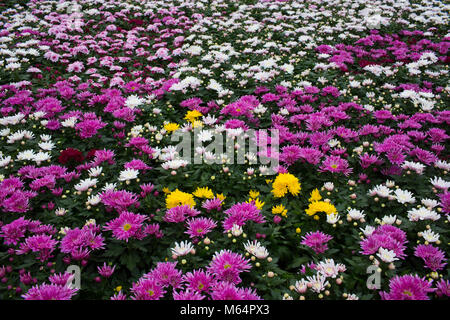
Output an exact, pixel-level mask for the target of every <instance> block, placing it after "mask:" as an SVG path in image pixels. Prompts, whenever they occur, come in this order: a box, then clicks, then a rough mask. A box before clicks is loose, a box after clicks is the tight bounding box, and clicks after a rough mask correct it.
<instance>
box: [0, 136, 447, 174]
mask: <svg viewBox="0 0 450 320" xmlns="http://www.w3.org/2000/svg"><path fill="white" fill-rule="evenodd" d="M0 135H1V134H0ZM434 165H435V167H436V168H439V169H442V170H446V171H450V163H448V162H447V161H444V160H438V161H436V162H435V163H434Z"/></svg>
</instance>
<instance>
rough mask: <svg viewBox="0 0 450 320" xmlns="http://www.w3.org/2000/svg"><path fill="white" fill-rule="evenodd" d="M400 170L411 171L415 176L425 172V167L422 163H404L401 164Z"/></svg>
mask: <svg viewBox="0 0 450 320" xmlns="http://www.w3.org/2000/svg"><path fill="white" fill-rule="evenodd" d="M402 168H403V169H405V170H413V171H415V172H416V173H417V174H422V173H423V171H424V170H425V165H423V164H422V163H419V162H413V161H405V162H404V163H403V164H402Z"/></svg>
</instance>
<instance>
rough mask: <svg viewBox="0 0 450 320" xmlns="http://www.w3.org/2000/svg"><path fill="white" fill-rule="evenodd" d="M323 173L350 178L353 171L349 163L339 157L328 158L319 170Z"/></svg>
mask: <svg viewBox="0 0 450 320" xmlns="http://www.w3.org/2000/svg"><path fill="white" fill-rule="evenodd" d="M319 171H321V172H331V173H343V174H344V175H345V176H348V175H349V174H350V173H352V171H353V169H352V168H349V167H348V161H347V160H345V159H342V158H341V157H339V156H327V157H326V158H325V160H324V161H323V162H322V166H321V167H320V168H319Z"/></svg>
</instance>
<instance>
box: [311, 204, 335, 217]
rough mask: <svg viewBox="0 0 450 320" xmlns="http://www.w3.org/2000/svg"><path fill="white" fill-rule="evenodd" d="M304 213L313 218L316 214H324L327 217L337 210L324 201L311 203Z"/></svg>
mask: <svg viewBox="0 0 450 320" xmlns="http://www.w3.org/2000/svg"><path fill="white" fill-rule="evenodd" d="M305 212H306V214H307V215H309V216H313V215H315V214H316V213H318V212H325V213H326V214H327V215H328V214H332V213H337V210H336V207H335V206H334V205H332V204H331V203H328V202H325V201H313V202H311V203H310V204H309V207H308V209H306V210H305Z"/></svg>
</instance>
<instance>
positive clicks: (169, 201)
mask: <svg viewBox="0 0 450 320" xmlns="http://www.w3.org/2000/svg"><path fill="white" fill-rule="evenodd" d="M184 205H189V206H190V207H191V208H192V207H194V206H195V201H194V196H193V195H192V194H190V193H186V192H183V191H180V190H178V189H176V190H175V191H173V192H171V193H169V194H168V195H167V198H166V207H167V208H168V209H170V208H173V207H177V206H184Z"/></svg>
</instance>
